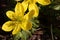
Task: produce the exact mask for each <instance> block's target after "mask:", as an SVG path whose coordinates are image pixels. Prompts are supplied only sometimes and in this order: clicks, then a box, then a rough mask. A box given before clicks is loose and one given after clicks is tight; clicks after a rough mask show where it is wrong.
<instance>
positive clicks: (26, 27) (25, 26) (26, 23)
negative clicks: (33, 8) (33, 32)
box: [21, 21, 32, 31]
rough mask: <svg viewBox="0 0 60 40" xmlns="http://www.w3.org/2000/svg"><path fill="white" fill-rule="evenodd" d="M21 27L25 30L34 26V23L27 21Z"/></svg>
mask: <svg viewBox="0 0 60 40" xmlns="http://www.w3.org/2000/svg"><path fill="white" fill-rule="evenodd" d="M21 28H22V29H23V30H25V31H27V30H30V29H31V28H32V23H31V22H29V21H25V22H23V23H22V26H21Z"/></svg>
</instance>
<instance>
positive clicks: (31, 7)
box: [29, 4, 39, 17]
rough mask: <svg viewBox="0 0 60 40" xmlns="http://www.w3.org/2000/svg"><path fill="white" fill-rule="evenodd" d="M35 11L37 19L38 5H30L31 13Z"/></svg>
mask: <svg viewBox="0 0 60 40" xmlns="http://www.w3.org/2000/svg"><path fill="white" fill-rule="evenodd" d="M31 10H35V13H34V17H37V16H38V14H39V9H38V7H37V5H36V4H29V11H31Z"/></svg>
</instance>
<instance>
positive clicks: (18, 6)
mask: <svg viewBox="0 0 60 40" xmlns="http://www.w3.org/2000/svg"><path fill="white" fill-rule="evenodd" d="M15 15H17V16H18V15H19V16H20V17H22V16H23V15H24V8H23V6H22V4H21V3H19V2H18V3H17V4H16V7H15Z"/></svg>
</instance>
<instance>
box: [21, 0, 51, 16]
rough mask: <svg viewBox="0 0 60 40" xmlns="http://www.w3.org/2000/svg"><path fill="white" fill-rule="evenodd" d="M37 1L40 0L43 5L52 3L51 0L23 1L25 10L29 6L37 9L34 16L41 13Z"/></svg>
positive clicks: (30, 8)
mask: <svg viewBox="0 0 60 40" xmlns="http://www.w3.org/2000/svg"><path fill="white" fill-rule="evenodd" d="M36 2H38V3H39V4H41V5H49V4H50V3H51V2H50V0H24V1H23V2H22V5H23V6H24V8H25V10H27V8H28V9H29V10H32V9H33V10H35V15H34V17H37V16H38V14H39V8H38V6H37V5H36V4H35V3H36Z"/></svg>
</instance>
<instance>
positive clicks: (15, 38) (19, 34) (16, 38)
mask: <svg viewBox="0 0 60 40" xmlns="http://www.w3.org/2000/svg"><path fill="white" fill-rule="evenodd" d="M22 36H23V34H22V33H21V32H19V33H18V34H16V35H15V37H14V40H19V39H20V38H21V37H22Z"/></svg>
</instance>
